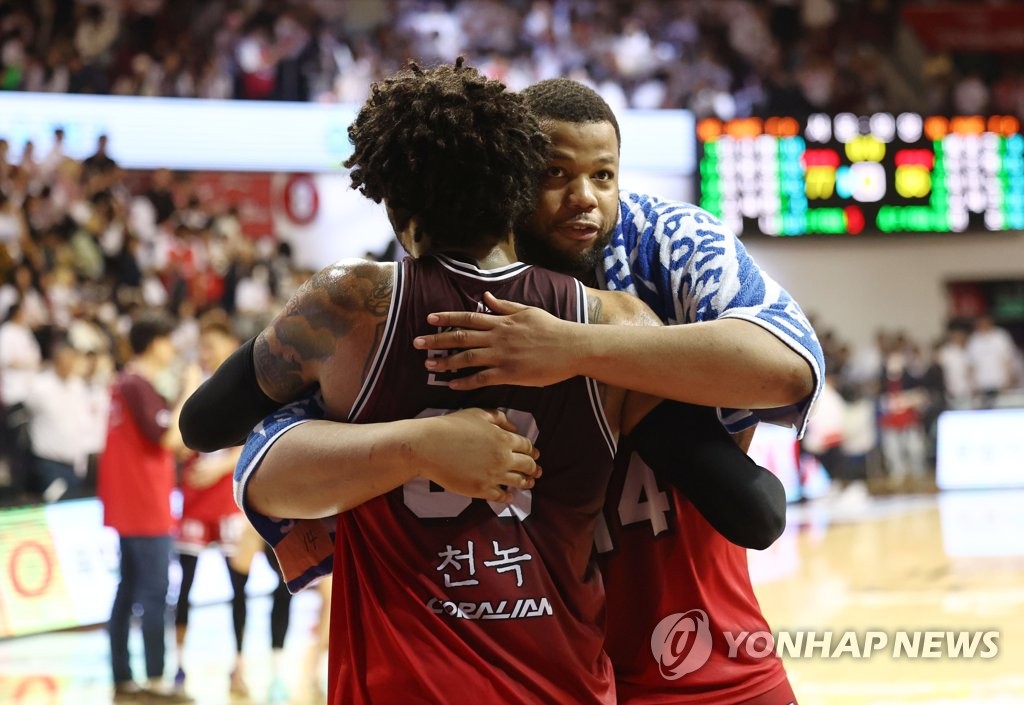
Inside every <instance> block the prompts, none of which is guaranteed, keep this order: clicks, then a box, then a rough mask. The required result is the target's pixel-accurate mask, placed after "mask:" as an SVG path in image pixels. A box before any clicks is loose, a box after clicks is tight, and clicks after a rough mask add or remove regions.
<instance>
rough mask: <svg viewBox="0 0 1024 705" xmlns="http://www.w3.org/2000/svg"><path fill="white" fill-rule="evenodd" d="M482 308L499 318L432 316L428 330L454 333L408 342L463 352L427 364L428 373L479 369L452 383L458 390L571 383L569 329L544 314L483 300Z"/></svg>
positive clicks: (461, 314)
mask: <svg viewBox="0 0 1024 705" xmlns="http://www.w3.org/2000/svg"><path fill="white" fill-rule="evenodd" d="M484 303H485V304H486V305H487V307H488V308H490V309H491V310H492V311H494V312H495V313H496V314H499V315H490V314H486V313H474V312H469V311H449V312H445V313H432V314H430V315H429V316H427V322H428V323H430V324H431V325H436V326H441V327H444V328H449V327H450V328H456V329H457V330H448V331H445V332H443V333H436V334H433V335H424V336H421V337H418V338H416V339H415V340H413V345H414V346H415V347H416V348H419V349H420V350H452V349H462V352H459V353H454V354H451V355H448V356H447V357H437V358H430V359H428V360H427V362H426V367H427V369H428V370H431V371H432V372H451V371H454V370H461V369H465V368H467V367H483V368H484V369H483V370H481V371H480V372H476V373H474V374H472V375H469V376H467V377H462V378H459V379H456V380H452V381H451V383H450V384H451V388H452V389H458V390H463V391H465V390H470V389H479V388H480V387H491V386H494V385H498V384H515V385H518V386H522V387H546V386H548V385H551V384H556V383H557V382H561V381H563V380H566V379H569V378H570V377H575V376H576V374H577V372H576V369H575V364H574V363H575V361H576V345H575V341H574V338H575V336H574V333H575V332H576V331H575V329H574V325H575V324H573V323H570V322H569V321H563V320H561V319H559V318H555V317H554V316H552V315H551V314H550V313H548V312H547V311H544V310H542V309H539V308H534V307H532V306H525V305H523V304H520V303H516V302H514V301H505V300H504V299H498V298H495V297H494V296H492V295H491V294H490V293H487V294H484Z"/></svg>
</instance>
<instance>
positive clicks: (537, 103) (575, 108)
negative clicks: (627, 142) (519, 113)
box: [519, 78, 622, 147]
mask: <svg viewBox="0 0 1024 705" xmlns="http://www.w3.org/2000/svg"><path fill="white" fill-rule="evenodd" d="M519 94H520V95H521V96H523V98H525V99H526V105H527V106H528V107H529V108H530V110H531V111H532V112H533V114H534V115H536V116H537V119H538V120H540V121H541V122H543V121H544V120H558V121H559V122H572V123H576V124H587V123H592V122H610V123H611V124H612V127H614V128H615V138H616V140H618V143H619V146H620V147H621V146H622V133H621V132H619V121H618V120H616V119H615V113H614V112H612V109H611V107H610V106H609V105H608V103H607V102H606V101H605V99H604V98H602V97H601V96H600V95H599V94H598V93H597V91H595V90H593V89H592V88H589V87H587V86H585V85H583V84H582V83H580V82H578V81H573V80H572V79H568V78H549V79H548V80H546V81H540V82H539V83H535V84H533V85H532V86H530V87H529V88H525V89H523V90H522V91H520V92H519Z"/></svg>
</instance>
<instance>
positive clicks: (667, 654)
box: [651, 609, 711, 681]
mask: <svg viewBox="0 0 1024 705" xmlns="http://www.w3.org/2000/svg"><path fill="white" fill-rule="evenodd" d="M651 654H653V656H654V660H655V661H657V662H658V669H659V670H660V671H661V676H662V678H664V679H665V680H670V681H674V680H679V679H680V678H682V677H683V676H685V675H686V674H687V673H693V672H694V671H696V670H697V669H698V668H700V667H701V666H703V665H704V664H705V663H707V661H708V657H710V656H711V626H710V624H709V620H708V614H707V612H705V611H704V610H701V609H692V610H690V611H688V612H676V613H675V614H670V615H669V616H667V617H665V618H664V619H663V620H661V621H660V622H658V626H656V627H655V628H654V633H653V634H651Z"/></svg>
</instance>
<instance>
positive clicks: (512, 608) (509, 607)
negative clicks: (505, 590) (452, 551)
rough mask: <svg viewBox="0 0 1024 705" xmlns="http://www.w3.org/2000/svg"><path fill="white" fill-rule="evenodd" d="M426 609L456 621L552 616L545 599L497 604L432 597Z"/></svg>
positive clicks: (527, 598) (522, 599) (526, 599)
mask: <svg viewBox="0 0 1024 705" xmlns="http://www.w3.org/2000/svg"><path fill="white" fill-rule="evenodd" d="M427 608H428V609H430V611H431V612H433V613H434V614H446V615H448V616H449V617H455V618H456V619H530V618H532V617H550V616H552V614H554V612H553V610H552V609H551V603H550V602H548V598H546V597H540V598H532V597H524V598H521V599H518V600H514V601H513V600H501V601H499V602H455V601H454V600H442V599H441V598H439V597H432V598H430V599H429V600H427Z"/></svg>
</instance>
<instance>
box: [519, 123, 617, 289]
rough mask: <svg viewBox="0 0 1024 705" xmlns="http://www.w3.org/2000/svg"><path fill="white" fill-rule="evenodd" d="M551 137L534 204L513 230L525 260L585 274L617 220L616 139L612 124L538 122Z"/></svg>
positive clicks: (560, 270) (573, 273) (589, 272)
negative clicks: (526, 217) (521, 223)
mask: <svg viewBox="0 0 1024 705" xmlns="http://www.w3.org/2000/svg"><path fill="white" fill-rule="evenodd" d="M542 127H543V128H544V131H545V132H546V133H547V134H548V136H549V137H550V138H551V154H550V156H549V158H548V166H547V170H546V171H545V173H544V176H543V177H542V178H541V182H540V188H539V191H538V197H537V206H536V208H535V209H534V211H533V215H531V216H530V217H529V218H528V219H527V221H526V223H525V224H523V225H521V226H520V227H519V228H518V229H517V231H516V250H517V251H518V254H519V256H520V257H521V258H522V259H523V260H524V261H526V262H530V263H531V264H537V265H540V266H543V267H547V268H548V269H553V270H555V271H559V272H564V273H566V274H571V275H573V276H577V277H584V278H586V277H589V276H591V275H592V274H593V272H594V269H595V267H596V266H597V264H598V263H599V262H600V261H601V256H602V253H603V251H604V248H605V246H606V245H607V244H608V242H609V241H610V240H611V237H612V231H613V230H614V229H615V224H616V223H617V222H618V218H619V142H618V139H617V137H616V135H615V128H614V127H613V126H612V124H611V123H610V122H588V123H574V122H561V121H556V120H545V121H543V122H542Z"/></svg>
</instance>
